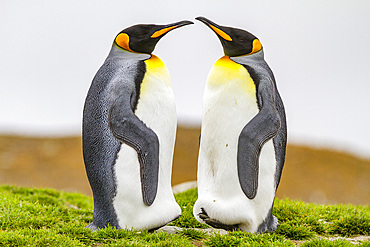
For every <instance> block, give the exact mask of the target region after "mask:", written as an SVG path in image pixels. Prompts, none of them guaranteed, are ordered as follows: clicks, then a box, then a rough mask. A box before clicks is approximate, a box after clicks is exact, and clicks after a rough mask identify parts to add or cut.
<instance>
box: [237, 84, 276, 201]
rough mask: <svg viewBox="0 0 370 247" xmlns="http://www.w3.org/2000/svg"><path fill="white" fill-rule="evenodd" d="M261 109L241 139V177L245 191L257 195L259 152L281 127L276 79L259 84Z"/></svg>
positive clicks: (239, 170)
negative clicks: (275, 86)
mask: <svg viewBox="0 0 370 247" xmlns="http://www.w3.org/2000/svg"><path fill="white" fill-rule="evenodd" d="M258 92H259V93H258V98H259V100H258V101H259V102H260V111H259V113H258V114H257V115H256V116H255V117H254V118H253V119H252V120H250V121H249V122H248V123H247V124H246V125H245V126H244V128H243V130H242V131H241V133H240V135H239V140H238V154H237V164H238V177H239V183H240V186H241V188H242V190H243V192H244V194H245V195H246V196H247V197H248V198H249V199H253V198H254V197H255V196H256V194H257V187H258V170H259V164H258V161H259V156H260V152H261V148H262V146H263V145H264V144H265V143H266V142H267V141H268V140H270V139H271V138H273V137H274V136H275V135H276V133H277V132H278V130H279V128H280V123H281V120H280V116H279V114H278V112H277V110H276V108H275V89H274V86H273V82H271V81H270V80H268V79H262V80H261V81H260V82H259V86H258Z"/></svg>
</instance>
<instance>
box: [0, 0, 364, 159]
mask: <svg viewBox="0 0 370 247" xmlns="http://www.w3.org/2000/svg"><path fill="white" fill-rule="evenodd" d="M369 13H370V1H368V0H356V1H351V0H342V1H336V0H326V1H321V0H320V1H319V0H313V1H297V0H285V1H273V0H269V1H235V0H229V1H224V0H223V1H214V0H206V1H199V0H186V1H170V0H168V1H163V0H162V1H122V0H120V1H118V0H116V1H99V0H94V1H92V0H79V1H75V0H63V1H61V0H59V1H46V0H43V1H41V0H33V1H29V0H17V1H13V0H1V1H0V37H1V38H0V83H1V84H0V85H1V91H0V116H1V117H0V133H19V134H28V135H38V136H40V135H41V136H44V135H58V136H61V135H76V134H80V133H81V119H82V108H83V104H84V100H85V97H86V94H87V90H88V88H89V86H90V83H91V80H92V78H93V77H94V75H95V73H96V71H97V70H98V69H99V67H100V66H101V65H102V63H103V61H104V59H105V58H106V56H107V55H108V52H109V50H110V48H111V44H112V42H113V39H114V37H115V35H116V34H117V33H118V32H120V31H121V30H122V29H124V28H126V27H128V26H131V25H134V24H138V23H153V24H168V23H172V22H176V21H180V20H191V21H193V22H195V25H191V26H186V27H183V28H180V29H177V30H174V31H172V32H170V33H169V34H168V35H166V36H165V37H164V38H163V39H162V40H161V41H160V42H159V43H158V45H157V47H156V49H155V50H154V54H156V55H157V56H158V57H160V58H161V59H162V60H163V61H164V63H165V64H166V65H167V67H168V69H169V71H170V75H171V79H172V86H173V89H174V93H175V97H176V104H177V113H178V119H179V123H180V124H191V125H200V123H201V112H202V96H203V89H204V85H205V82H206V79H207V75H208V72H209V70H210V68H211V67H212V65H213V64H214V62H215V61H216V60H217V59H218V58H219V57H221V56H223V52H222V47H221V44H220V43H219V41H218V39H217V37H216V36H215V35H214V34H213V33H212V32H211V30H209V29H208V28H207V27H205V26H204V25H203V24H202V23H200V22H198V21H196V20H194V18H195V17H197V16H205V17H207V18H209V19H211V20H213V21H214V22H216V23H218V24H221V25H225V26H233V27H238V28H242V29H245V30H248V31H249V32H251V33H253V34H254V35H255V36H257V37H258V38H259V39H260V41H261V42H262V45H263V47H264V51H265V59H266V61H267V63H268V64H269V65H270V67H271V68H272V70H273V71H274V74H275V78H276V80H277V86H278V89H279V91H280V94H281V96H282V98H283V101H284V104H285V107H286V112H287V121H288V135H289V141H290V142H291V143H303V144H315V145H319V146H326V147H329V148H330V147H332V148H337V149H345V150H348V151H350V152H352V153H356V154H360V155H362V156H367V157H370V142H369V139H370V132H369V128H370V110H369V106H370V69H369V65H370V32H369V30H370V15H369ZM225 121H227V119H225Z"/></svg>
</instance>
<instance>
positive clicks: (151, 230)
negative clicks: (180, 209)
mask: <svg viewBox="0 0 370 247" xmlns="http://www.w3.org/2000/svg"><path fill="white" fill-rule="evenodd" d="M180 216H181V214H180V215H178V216H177V217H176V218H174V219H173V220H170V221H169V222H167V223H166V224H164V225H161V226H158V227H155V228H152V229H149V230H148V232H150V233H153V232H154V231H155V230H158V229H159V228H161V227H164V226H165V225H168V224H170V223H171V222H172V221H175V220H177V219H178V218H180Z"/></svg>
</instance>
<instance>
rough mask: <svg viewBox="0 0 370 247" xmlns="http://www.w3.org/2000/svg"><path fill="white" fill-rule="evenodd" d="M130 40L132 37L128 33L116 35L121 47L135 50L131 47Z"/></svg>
mask: <svg viewBox="0 0 370 247" xmlns="http://www.w3.org/2000/svg"><path fill="white" fill-rule="evenodd" d="M129 42H130V37H129V36H128V35H127V34H126V33H120V34H118V36H117V37H116V43H117V45H118V46H119V47H121V48H123V49H125V50H127V51H132V52H134V51H133V50H131V49H130V45H129Z"/></svg>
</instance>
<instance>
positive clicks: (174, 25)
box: [151, 21, 194, 38]
mask: <svg viewBox="0 0 370 247" xmlns="http://www.w3.org/2000/svg"><path fill="white" fill-rule="evenodd" d="M189 24H194V23H193V22H191V21H179V22H175V23H172V24H168V25H163V26H159V30H157V31H155V32H154V33H153V34H152V36H151V38H158V37H161V36H163V35H165V34H166V33H168V32H169V31H171V30H173V29H175V28H178V27H182V26H186V25H189Z"/></svg>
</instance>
